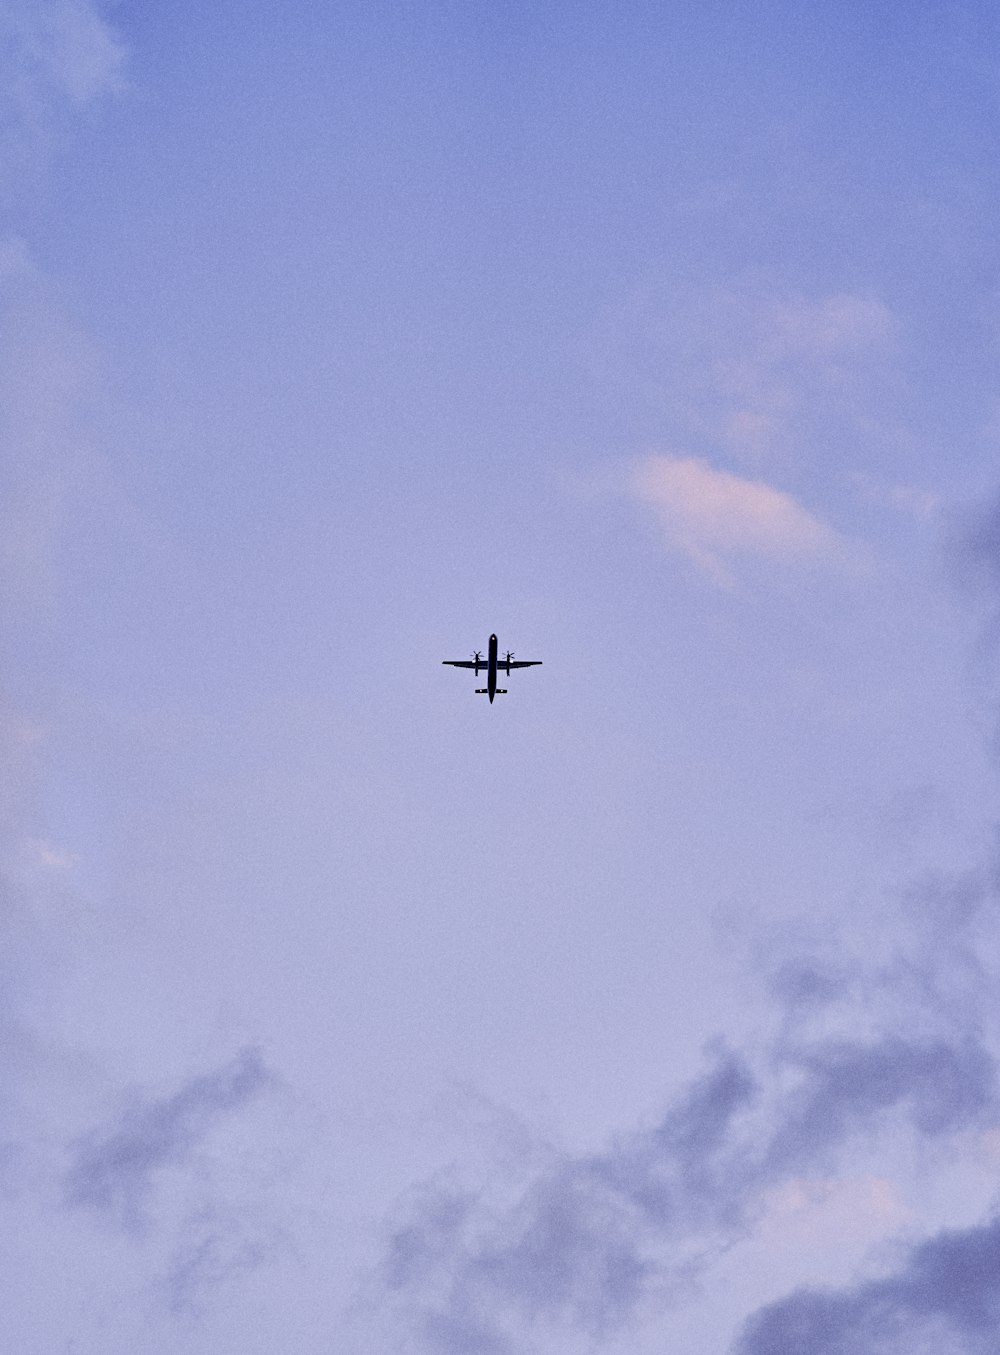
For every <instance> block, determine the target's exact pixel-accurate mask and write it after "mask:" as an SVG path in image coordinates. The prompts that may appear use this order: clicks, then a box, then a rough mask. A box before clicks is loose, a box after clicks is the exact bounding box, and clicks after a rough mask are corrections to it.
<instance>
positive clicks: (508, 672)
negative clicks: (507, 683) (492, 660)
mask: <svg viewBox="0 0 1000 1355" xmlns="http://www.w3.org/2000/svg"><path fill="white" fill-rule="evenodd" d="M513 657H514V655H513V654H512V653H511V652H510V650H509V649H508V650H507V658H506V660H505V663H506V665H507V676H508V677H510V661H511V659H512V658H513Z"/></svg>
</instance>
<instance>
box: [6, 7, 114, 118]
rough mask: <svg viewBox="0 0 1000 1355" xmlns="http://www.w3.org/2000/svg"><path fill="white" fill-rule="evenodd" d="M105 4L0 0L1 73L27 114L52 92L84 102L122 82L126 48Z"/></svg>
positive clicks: (35, 110)
mask: <svg viewBox="0 0 1000 1355" xmlns="http://www.w3.org/2000/svg"><path fill="white" fill-rule="evenodd" d="M101 9H102V6H99V5H95V4H93V3H91V2H90V0H0V73H2V74H3V77H4V88H5V90H6V99H7V102H8V104H12V105H13V106H14V108H15V109H16V110H17V111H19V112H20V113H21V114H22V116H25V117H31V116H36V115H37V114H38V113H39V111H40V105H41V104H42V103H43V102H44V101H45V100H46V99H50V98H52V97H53V96H61V97H63V98H66V99H68V100H70V101H71V102H72V103H74V104H77V105H80V104H85V103H88V102H89V101H90V100H91V99H94V98H96V97H98V96H99V95H102V94H106V93H108V92H110V91H113V90H115V89H118V88H119V87H120V84H121V79H122V70H123V66H124V61H125V50H124V46H123V44H122V41H121V39H120V37H119V36H118V34H117V33H116V32H115V30H114V29H113V28H112V27H111V25H110V24H109V23H108V22H107V20H106V19H104V18H103V17H102V13H101Z"/></svg>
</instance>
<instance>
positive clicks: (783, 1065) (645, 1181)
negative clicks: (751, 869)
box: [368, 870, 1000, 1355]
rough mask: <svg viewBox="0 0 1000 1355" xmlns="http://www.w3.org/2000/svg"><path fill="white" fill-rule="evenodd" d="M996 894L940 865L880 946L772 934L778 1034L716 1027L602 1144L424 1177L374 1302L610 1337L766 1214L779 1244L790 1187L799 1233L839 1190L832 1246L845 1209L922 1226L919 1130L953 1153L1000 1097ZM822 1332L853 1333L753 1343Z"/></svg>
mask: <svg viewBox="0 0 1000 1355" xmlns="http://www.w3.org/2000/svg"><path fill="white" fill-rule="evenodd" d="M996 897H997V881H996V878H995V874H994V872H992V871H987V870H984V871H982V872H977V873H975V875H974V876H973V874H972V873H970V874H969V875H967V876H961V877H956V878H955V879H945V878H941V879H930V878H927V879H924V880H922V881H920V882H918V884H917V885H915V886H914V887H913V888H911V889H910V890H909V891H907V892H906V894H905V897H904V899H903V901H902V914H901V917H900V919H899V927H898V938H897V942H896V946H895V949H894V950H893V951H891V952H890V953H889V955H888V956H886V957H880V956H879V955H878V954H875V953H873V954H872V955H870V956H868V957H861V958H853V959H852V958H851V957H850V956H848V955H846V954H844V953H842V952H840V953H838V955H837V963H836V965H834V966H831V965H830V964H829V963H828V962H827V961H826V960H825V959H824V958H823V956H822V955H821V954H815V953H805V954H799V955H797V956H795V955H789V954H787V953H786V954H780V953H776V954H774V955H773V957H772V959H771V964H770V969H771V979H770V990H771V992H772V994H773V995H774V998H775V1001H776V1003H777V1010H776V1012H775V1027H774V1031H773V1034H772V1035H771V1036H770V1037H769V1038H764V1039H760V1040H758V1041H756V1042H753V1043H750V1042H748V1043H746V1044H745V1046H744V1047H742V1048H734V1047H732V1046H731V1045H726V1044H721V1043H720V1044H716V1045H715V1046H713V1047H711V1048H710V1050H709V1051H708V1055H707V1066H706V1068H705V1071H704V1072H703V1074H702V1075H701V1076H700V1077H699V1078H697V1079H695V1080H694V1081H693V1082H692V1083H691V1084H690V1085H689V1086H688V1087H687V1088H685V1089H683V1090H682V1091H681V1092H680V1093H679V1094H677V1095H676V1096H675V1097H674V1098H672V1100H671V1101H669V1102H668V1104H667V1106H666V1108H665V1110H664V1112H663V1114H662V1115H661V1116H660V1117H659V1119H658V1120H657V1121H655V1122H654V1123H652V1124H651V1125H648V1126H646V1127H642V1128H638V1129H633V1130H631V1131H630V1132H625V1133H621V1134H619V1135H618V1136H617V1137H615V1138H614V1139H613V1140H612V1141H611V1142H610V1143H608V1144H607V1145H605V1146H604V1147H603V1148H601V1149H598V1150H595V1151H591V1152H583V1153H571V1152H566V1151H560V1150H558V1149H557V1148H554V1147H552V1146H551V1145H543V1144H537V1145H536V1147H535V1150H534V1152H531V1153H526V1154H525V1155H524V1160H523V1162H522V1164H521V1166H520V1167H519V1168H518V1169H517V1170H512V1169H511V1167H510V1164H509V1162H508V1163H506V1164H505V1165H504V1166H503V1167H502V1168H501V1169H500V1171H499V1172H498V1174H497V1175H496V1177H495V1178H492V1179H486V1180H476V1181H472V1182H470V1181H466V1180H462V1179H460V1177H459V1175H458V1174H457V1173H456V1172H454V1171H452V1172H449V1173H445V1174H442V1175H440V1176H438V1177H435V1178H432V1179H431V1180H430V1181H427V1182H425V1183H424V1184H423V1185H422V1186H420V1187H419V1188H418V1189H417V1190H415V1191H414V1192H413V1193H412V1194H411V1195H410V1196H409V1197H407V1198H406V1199H405V1200H404V1201H402V1202H401V1206H400V1212H399V1215H398V1217H397V1219H396V1220H395V1221H394V1223H393V1224H392V1225H391V1226H390V1227H389V1228H388V1230H387V1234H386V1240H385V1248H384V1252H383V1255H382V1259H381V1263H380V1265H379V1267H378V1271H377V1274H376V1276H375V1278H374V1280H373V1285H372V1292H371V1294H370V1295H369V1299H368V1310H369V1312H371V1313H375V1312H379V1313H390V1314H391V1325H392V1328H393V1335H392V1339H394V1340H399V1341H400V1343H401V1344H400V1349H403V1350H406V1351H408V1352H414V1355H416V1353H417V1352H419V1353H420V1355H458V1352H463V1353H464V1352H468V1351H483V1352H496V1353H497V1355H507V1352H510V1353H511V1355H514V1353H515V1352H516V1353H517V1355H521V1353H522V1352H523V1351H525V1350H535V1349H539V1350H540V1349H543V1348H547V1346H545V1342H546V1341H547V1340H549V1338H551V1339H552V1340H553V1341H555V1343H556V1344H555V1345H554V1346H553V1348H559V1349H561V1348H563V1345H562V1344H560V1341H562V1342H565V1339H566V1338H567V1334H570V1339H572V1340H573V1341H576V1342H579V1341H583V1340H586V1341H589V1342H591V1343H593V1344H595V1345H596V1346H600V1345H601V1344H602V1343H604V1342H607V1341H610V1340H612V1338H613V1337H614V1336H615V1334H616V1333H620V1332H621V1331H623V1330H624V1329H626V1328H628V1327H630V1326H632V1325H634V1324H635V1323H637V1322H640V1321H643V1320H645V1319H646V1318H648V1317H649V1316H650V1315H652V1314H655V1313H657V1312H659V1311H661V1310H662V1309H663V1308H664V1307H665V1306H666V1307H669V1306H671V1305H674V1304H676V1303H678V1302H680V1301H682V1300H683V1299H685V1298H686V1297H688V1296H690V1294H691V1292H692V1289H693V1287H695V1286H696V1285H697V1284H700V1283H701V1282H702V1280H703V1277H705V1276H706V1274H707V1273H708V1271H709V1270H710V1268H711V1267H713V1266H714V1265H716V1264H717V1263H720V1262H721V1260H722V1258H723V1257H724V1256H725V1255H726V1254H727V1253H728V1252H729V1251H730V1250H731V1249H732V1248H733V1247H735V1246H737V1245H744V1244H746V1245H749V1243H750V1242H751V1241H752V1240H753V1239H754V1238H755V1237H757V1236H760V1237H761V1238H763V1240H764V1242H765V1243H766V1245H767V1247H768V1248H769V1249H770V1250H771V1251H772V1252H773V1251H774V1250H775V1245H776V1244H775V1236H776V1234H775V1228H774V1220H775V1211H776V1209H778V1208H780V1206H781V1202H782V1200H784V1201H785V1206H786V1207H787V1206H788V1200H789V1198H790V1196H789V1192H792V1193H793V1196H794V1201H796V1202H797V1203H796V1209H797V1211H798V1215H799V1217H798V1219H797V1224H796V1228H795V1230H794V1233H795V1237H796V1238H798V1239H799V1240H800V1242H802V1241H805V1240H806V1239H808V1237H809V1223H810V1211H812V1214H815V1213H816V1212H823V1211H825V1218H826V1222H827V1229H826V1232H825V1233H824V1232H823V1231H822V1229H820V1230H819V1232H818V1234H817V1236H816V1239H815V1245H817V1246H821V1245H828V1243H829V1240H830V1229H831V1228H836V1227H837V1226H839V1227H840V1228H841V1232H842V1234H843V1240H844V1241H845V1243H846V1245H848V1246H850V1245H852V1244H853V1245H855V1246H861V1245H863V1246H865V1247H867V1246H869V1245H871V1244H872V1243H873V1242H875V1241H884V1240H885V1239H886V1238H891V1237H893V1236H894V1235H896V1234H897V1233H898V1232H899V1231H900V1230H901V1229H903V1230H910V1229H912V1227H913V1218H914V1216H913V1213H912V1211H911V1210H910V1209H909V1208H908V1207H905V1206H904V1205H903V1203H902V1200H901V1197H900V1194H899V1191H898V1189H897V1186H896V1180H895V1174H896V1172H897V1171H898V1170H900V1167H899V1163H900V1162H901V1161H902V1160H903V1159H905V1158H906V1156H907V1151H908V1150H909V1149H912V1150H913V1151H915V1152H917V1153H921V1152H924V1150H926V1149H927V1148H929V1147H930V1146H931V1145H935V1150H936V1152H937V1153H938V1154H939V1156H940V1157H941V1158H942V1159H944V1158H947V1157H948V1156H949V1154H956V1153H960V1152H961V1151H963V1147H962V1146H963V1145H964V1144H966V1143H967V1141H968V1135H969V1134H970V1133H972V1134H974V1135H975V1136H977V1139H978V1140H979V1141H981V1140H982V1136H983V1134H984V1133H987V1132H988V1131H990V1130H991V1129H993V1128H994V1127H995V1125H996V1123H997V1119H998V1116H1000V1091H998V1079H997V1063H996V1058H995V1056H994V1053H993V1051H992V1047H991V1043H990V1040H989V1038H988V1034H987V1029H986V1023H985V1016H986V1014H987V1013H988V1010H989V1003H988V1001H987V997H988V994H989V992H990V985H989V982H988V978H987V976H986V974H985V972H984V971H982V970H981V969H980V968H979V967H978V966H977V964H976V963H975V962H974V959H973V956H974V953H975V950H976V946H977V945H978V944H979V943H980V942H982V941H983V929H984V928H985V927H988V923H989V919H990V917H991V916H992V912H993V909H994V907H995V903H996ZM984 944H985V943H984ZM865 1155H867V1157H868V1158H869V1159H871V1160H872V1161H873V1164H874V1165H873V1166H872V1167H869V1168H867V1169H864V1172H866V1174H862V1176H861V1177H860V1178H859V1174H858V1164H859V1162H860V1161H861V1160H862V1159H863V1158H864V1157H865ZM859 1182H860V1183H859ZM838 1199H840V1200H844V1199H849V1200H853V1202H854V1204H853V1208H859V1207H860V1208H864V1209H865V1210H866V1225H865V1227H863V1228H862V1227H858V1226H855V1224H854V1223H853V1222H852V1220H851V1218H850V1212H851V1211H850V1209H849V1208H847V1207H846V1206H844V1207H842V1208H841V1211H840V1214H841V1218H840V1223H839V1225H838V1223H837V1213H836V1209H835V1208H834V1207H833V1206H832V1205H830V1204H829V1203H828V1202H829V1201H834V1202H835V1201H836V1200H838ZM928 1255H931V1253H928ZM823 1301H824V1302H825V1300H823ZM810 1302H811V1303H812V1302H813V1300H812V1299H810ZM815 1303H816V1304H820V1300H815ZM821 1306H822V1305H821V1304H820V1307H819V1308H817V1311H820V1310H821ZM779 1307H780V1306H779ZM762 1320H763V1319H762ZM782 1320H783V1321H784V1320H785V1319H784V1318H783V1319H782ZM818 1320H819V1319H817V1321H818ZM768 1321H772V1319H771V1318H768ZM777 1321H778V1319H777V1318H774V1319H773V1322H774V1323H777ZM791 1321H792V1318H791V1317H789V1318H788V1322H789V1323H791ZM775 1329H777V1328H775ZM762 1330H765V1329H764V1328H762ZM766 1330H770V1328H767V1329H766ZM781 1330H782V1331H784V1330H785V1328H781ZM787 1330H788V1331H792V1330H793V1328H792V1327H791V1326H788V1327H787ZM747 1339H749V1338H747ZM762 1339H763V1338H762ZM814 1349H815V1350H816V1351H826V1350H829V1351H830V1352H833V1351H835V1350H837V1351H839V1350H840V1349H841V1347H838V1346H835V1345H830V1346H829V1347H827V1346H822V1345H816V1346H813V1345H811V1344H810V1343H809V1342H808V1341H807V1342H805V1343H804V1344H802V1345H796V1344H795V1341H794V1339H790V1340H789V1342H787V1343H786V1344H785V1345H781V1344H776V1345H772V1346H767V1345H759V1346H748V1347H747V1348H746V1351H745V1352H743V1351H742V1350H741V1353H740V1355H751V1351H752V1352H753V1355H761V1353H762V1352H764V1351H765V1350H766V1351H778V1350H780V1351H782V1353H783V1355H793V1352H794V1355H798V1352H799V1351H800V1350H809V1351H810V1355H812V1351H813V1350H814ZM849 1349H850V1350H852V1351H858V1350H863V1349H864V1347H862V1346H858V1345H854V1346H851V1345H850V1344H849V1343H848V1344H847V1345H845V1346H844V1347H843V1350H844V1352H845V1353H846V1351H847V1350H849ZM873 1349H874V1347H873ZM900 1349H903V1347H900Z"/></svg>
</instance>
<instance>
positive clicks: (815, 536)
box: [630, 455, 838, 583]
mask: <svg viewBox="0 0 1000 1355" xmlns="http://www.w3.org/2000/svg"><path fill="white" fill-rule="evenodd" d="M630 489H631V491H632V493H633V494H634V495H635V496H636V497H637V498H638V499H639V500H640V501H641V502H643V503H645V504H646V505H647V506H648V507H650V508H652V509H653V511H654V512H655V513H656V515H657V517H658V518H659V520H660V523H661V524H662V526H663V530H664V532H665V534H666V538H667V541H668V543H669V544H670V545H671V546H673V547H674V548H675V549H677V550H680V551H683V552H684V553H685V554H686V555H688V556H689V557H690V558H691V559H692V560H694V561H695V562H696V563H697V564H699V565H700V566H701V567H702V568H703V569H705V570H706V571H707V573H708V574H709V575H710V576H711V577H712V578H714V579H715V580H716V581H717V582H720V583H727V582H731V577H732V576H731V574H730V571H729V568H728V565H729V564H730V563H731V562H732V561H733V560H734V559H736V558H737V557H741V556H743V557H747V556H756V557H763V558H765V559H769V560H773V561H779V562H783V563H789V562H793V561H809V560H816V559H819V558H822V557H824V556H827V557H829V556H830V555H831V554H832V553H833V552H834V551H835V550H836V548H837V546H838V537H837V536H836V534H835V533H834V532H833V531H832V529H831V528H829V527H828V526H826V524H825V523H823V522H821V521H820V520H819V519H818V518H816V517H814V516H813V515H812V514H811V513H809V512H808V511H807V510H806V509H804V508H803V507H802V506H801V505H800V504H798V503H796V501H795V500H794V499H793V498H792V497H791V495H790V494H786V493H785V492H784V491H782V490H779V489H774V488H773V487H772V486H771V485H768V484H764V483H763V482H761V481H757V480H747V479H744V478H743V477H741V476H739V475H734V474H733V473H732V472H731V471H725V470H716V469H715V468H714V467H712V466H710V465H709V464H708V462H707V461H703V460H701V459H700V458H697V457H681V456H666V455H657V456H649V457H646V458H645V459H644V460H643V461H642V462H640V463H639V465H638V466H636V467H635V469H634V471H633V473H632V476H631V479H630Z"/></svg>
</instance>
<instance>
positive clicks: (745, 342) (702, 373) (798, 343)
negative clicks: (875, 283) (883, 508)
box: [594, 276, 906, 468]
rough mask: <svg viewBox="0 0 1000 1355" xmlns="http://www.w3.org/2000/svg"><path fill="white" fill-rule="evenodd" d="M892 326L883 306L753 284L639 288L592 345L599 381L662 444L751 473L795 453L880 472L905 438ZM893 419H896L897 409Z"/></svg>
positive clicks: (846, 295)
mask: <svg viewBox="0 0 1000 1355" xmlns="http://www.w3.org/2000/svg"><path fill="white" fill-rule="evenodd" d="M896 335H897V323H896V319H895V317H894V316H893V314H892V312H891V311H890V309H889V308H888V306H887V305H886V304H885V302H884V301H882V300H881V298H880V297H878V296H876V295H871V294H864V293H850V292H832V293H827V294H819V295H808V294H805V293H802V292H798V291H795V290H792V289H789V288H788V287H787V286H785V285H783V284H782V283H781V282H780V280H778V279H774V278H769V277H759V276H756V277H752V278H748V279H743V280H738V281H734V282H733V283H732V284H731V285H729V286H719V287H714V288H709V289H703V290H692V291H688V292H685V291H684V290H681V292H680V293H678V291H677V289H676V287H674V286H670V287H669V288H668V287H665V286H664V287H659V286H656V285H655V284H653V285H647V286H646V287H644V288H643V289H641V290H638V291H637V292H636V293H635V294H634V295H633V296H632V297H631V298H630V299H629V300H628V302H627V303H626V304H625V306H624V307H623V308H622V309H621V310H620V311H619V312H618V313H616V314H615V315H613V316H611V317H609V319H608V321H607V322H606V327H605V330H604V332H602V333H601V334H600V335H599V336H595V338H596V339H597V341H598V343H599V346H600V355H599V356H597V354H596V353H595V359H594V361H595V365H597V366H598V367H599V372H600V377H601V378H602V379H603V381H605V382H610V383H611V384H613V385H614V386H616V387H618V388H620V389H623V390H625V391H627V392H628V396H629V399H630V402H631V403H632V404H633V405H637V406H638V407H639V408H640V409H643V410H645V412H646V419H647V423H648V431H649V435H650V436H651V437H655V438H656V439H657V440H659V441H664V440H669V441H670V442H671V443H672V444H674V445H681V446H684V447H691V448H696V449H698V450H699V451H700V452H701V451H709V452H710V453H711V454H713V455H721V456H724V457H725V458H726V459H727V460H732V461H735V462H736V463H737V464H741V465H747V466H752V467H755V468H759V467H762V466H765V465H792V464H797V463H799V462H800V461H801V460H802V457H803V449H804V448H809V449H810V453H811V455H812V456H813V457H815V456H820V457H822V456H826V457H827V458H828V459H829V461H830V463H831V465H833V466H835V467H837V466H840V465H841V464H842V462H843V459H844V452H845V449H851V456H852V459H854V460H855V461H856V459H857V457H858V455H859V454H860V455H861V456H862V457H863V453H864V450H865V448H867V447H870V448H871V452H872V461H873V463H874V464H877V462H878V459H879V458H880V457H881V455H882V454H883V453H884V449H885V447H886V446H887V445H895V444H896V443H897V442H898V441H899V440H901V439H902V440H904V441H905V439H906V434H905V432H904V431H903V428H904V421H903V419H902V409H903V402H904V395H903V392H902V391H901V389H900V388H899V380H898V373H897V371H896V366H895V355H896ZM897 410H898V411H900V413H898V414H897V413H896V411H897Z"/></svg>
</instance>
